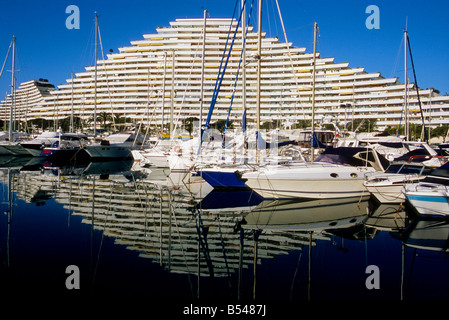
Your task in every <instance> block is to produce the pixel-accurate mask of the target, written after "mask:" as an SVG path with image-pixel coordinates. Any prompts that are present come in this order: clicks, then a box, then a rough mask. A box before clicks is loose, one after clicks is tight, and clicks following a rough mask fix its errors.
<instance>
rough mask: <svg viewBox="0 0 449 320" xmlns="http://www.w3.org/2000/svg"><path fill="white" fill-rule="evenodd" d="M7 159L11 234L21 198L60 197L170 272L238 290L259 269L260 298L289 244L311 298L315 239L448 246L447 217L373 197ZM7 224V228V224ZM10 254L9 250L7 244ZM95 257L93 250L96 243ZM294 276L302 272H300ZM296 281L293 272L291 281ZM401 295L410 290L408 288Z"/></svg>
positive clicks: (123, 165) (119, 165) (74, 212)
mask: <svg viewBox="0 0 449 320" xmlns="http://www.w3.org/2000/svg"><path fill="white" fill-rule="evenodd" d="M20 161H21V162H20V163H17V162H15V163H14V162H8V161H6V160H4V161H3V162H2V163H3V169H2V171H1V174H2V181H3V200H2V202H3V203H4V204H5V203H6V204H7V206H6V207H5V208H6V209H5V214H7V216H8V228H9V229H8V236H7V237H6V238H7V239H9V237H10V232H11V229H10V226H11V223H10V222H11V221H12V218H13V214H14V208H15V204H14V203H15V202H16V200H17V199H21V200H23V201H25V202H27V203H35V204H36V206H42V205H44V204H45V202H46V201H48V200H49V199H52V198H54V199H55V201H56V202H58V203H60V204H62V205H63V206H64V208H66V209H67V211H68V212H69V213H70V215H69V220H68V222H67V224H68V226H69V227H70V223H71V218H72V217H73V216H79V217H81V219H82V220H81V221H82V223H84V224H87V225H90V226H91V230H92V239H91V240H92V241H94V240H93V233H94V232H95V231H99V232H101V241H100V244H99V246H100V249H99V252H98V255H100V254H101V252H100V250H101V243H102V241H103V239H104V238H109V239H114V242H115V244H117V245H120V246H125V247H126V248H127V249H128V250H132V251H134V252H137V253H138V255H139V257H141V258H143V259H150V260H151V261H152V262H153V263H155V264H158V265H159V266H161V267H162V268H164V269H165V270H166V272H169V273H176V274H184V275H188V276H189V277H190V276H195V277H196V279H197V283H196V289H195V295H196V296H197V297H200V296H201V290H200V289H201V279H202V278H205V277H208V278H210V279H216V278H226V277H227V278H229V279H231V278H233V279H234V278H235V279H237V280H236V281H237V284H236V288H237V289H236V292H237V293H236V297H237V298H241V297H240V292H241V287H242V285H243V284H242V281H243V280H245V281H246V283H247V282H248V281H249V280H248V279H243V270H247V271H248V272H249V273H250V274H252V279H251V282H252V293H251V295H252V298H254V299H257V298H258V296H257V289H258V281H260V280H259V278H258V275H259V274H258V268H259V267H260V266H261V265H262V264H263V263H264V261H268V260H273V259H274V258H276V257H278V256H282V255H289V254H291V253H292V252H300V255H303V254H304V259H305V256H306V254H307V264H308V267H307V275H306V276H305V277H306V278H307V281H308V289H307V291H308V292H307V297H308V299H313V295H311V286H313V283H314V281H313V280H314V278H313V272H312V270H313V268H314V264H313V257H312V253H313V250H314V248H315V247H316V246H317V243H318V242H326V243H329V244H335V238H337V237H338V238H339V239H342V241H343V240H347V241H351V240H356V241H367V240H370V239H374V238H375V237H376V236H377V235H378V234H379V233H380V232H387V233H389V234H391V235H394V238H395V239H397V240H400V241H401V242H402V245H403V246H409V247H414V248H420V249H426V250H438V251H444V252H447V250H448V248H447V244H448V230H449V228H448V222H447V221H421V220H420V219H419V218H417V217H415V216H413V217H411V216H409V215H408V214H406V212H405V210H404V207H402V206H398V205H392V206H385V205H378V204H376V203H374V202H373V201H372V200H371V199H370V197H369V195H367V196H366V197H361V198H360V197H357V198H348V199H332V200H313V201H291V200H264V199H262V198H261V197H260V196H258V195H257V194H256V193H254V192H252V191H248V190H246V191H237V192H235V191H216V190H212V189H211V188H210V186H208V185H207V184H206V183H205V182H204V181H202V180H201V178H199V177H194V176H191V175H189V174H188V173H182V172H181V173H170V172H169V170H164V169H157V170H142V168H139V170H137V169H136V168H135V167H134V166H133V162H132V161H123V162H108V163H90V164H87V165H83V166H80V167H52V166H51V165H49V164H46V165H42V164H39V163H33V161H34V160H30V161H31V162H26V161H24V159H20ZM2 228H3V227H2ZM6 248H7V252H8V254H7V256H8V257H9V245H7V246H6ZM91 254H92V259H93V261H95V254H96V253H95V252H93V251H92V253H91ZM294 277H296V273H295V275H294ZM293 281H294V279H293ZM401 298H403V296H401Z"/></svg>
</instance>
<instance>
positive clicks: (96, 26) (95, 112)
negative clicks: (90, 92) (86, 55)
mask: <svg viewBox="0 0 449 320" xmlns="http://www.w3.org/2000/svg"><path fill="white" fill-rule="evenodd" d="M97 38H98V16H97V12H95V91H94V92H95V93H94V95H95V96H94V137H96V136H97V46H98V45H97Z"/></svg>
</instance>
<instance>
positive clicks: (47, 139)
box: [20, 131, 60, 157]
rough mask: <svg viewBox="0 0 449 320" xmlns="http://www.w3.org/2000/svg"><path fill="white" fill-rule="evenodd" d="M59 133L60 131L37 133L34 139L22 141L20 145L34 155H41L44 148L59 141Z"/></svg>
mask: <svg viewBox="0 0 449 320" xmlns="http://www.w3.org/2000/svg"><path fill="white" fill-rule="evenodd" d="M59 135H60V133H59V132H58V131H45V132H42V133H41V134H39V135H37V136H36V137H35V138H34V139H31V140H29V141H24V142H21V143H20V145H21V146H22V147H23V148H24V149H26V150H27V151H28V153H29V154H31V155H32V156H35V157H39V156H40V155H41V153H42V150H44V149H45V148H48V147H51V146H53V144H54V143H55V142H57V141H59Z"/></svg>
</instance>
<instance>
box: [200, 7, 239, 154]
mask: <svg viewBox="0 0 449 320" xmlns="http://www.w3.org/2000/svg"><path fill="white" fill-rule="evenodd" d="M237 4H238V1H236V6H235V8H234V15H233V17H234V16H235V11H236V8H237ZM243 5H246V0H244V3H243ZM242 13H243V10H241V12H240V15H239V19H238V21H237V24H236V28H235V31H234V36H233V38H232V41H231V44H230V47H229V51H228V56H227V58H226V62H225V64H224V66H223V61H224V58H225V56H226V51H227V47H228V42H229V38H230V35H231V30H232V22H233V20H234V19H232V20H231V22H230V24H229V31H228V37H227V39H226V44H225V48H224V50H223V56H222V59H221V62H220V67H219V72H218V77H217V81H216V82H215V88H214V92H213V95H212V101H211V105H210V108H209V113H208V115H207V119H206V123H205V127H206V129H209V128H210V125H209V123H210V118H211V117H212V111H213V109H214V107H215V103H216V101H217V97H218V93H219V91H220V87H221V83H222V82H223V78H224V74H225V71H226V67H227V65H228V62H229V58H230V57H231V51H232V47H233V46H234V41H235V38H236V35H237V31H238V26H239V24H240V21H241V18H242ZM200 147H201V145H200Z"/></svg>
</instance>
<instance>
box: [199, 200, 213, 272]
mask: <svg viewBox="0 0 449 320" xmlns="http://www.w3.org/2000/svg"><path fill="white" fill-rule="evenodd" d="M197 217H198V219H197V223H196V231H197V234H198V241H199V244H200V246H201V248H202V251H203V254H204V258H205V259H206V264H207V266H208V268H209V276H210V277H211V278H212V279H214V267H213V265H212V261H211V258H210V255H209V247H208V244H207V236H206V235H204V230H205V229H204V224H203V219H202V218H201V213H200V209H199V208H198V209H197ZM201 233H203V238H204V240H203V239H202V238H201Z"/></svg>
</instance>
